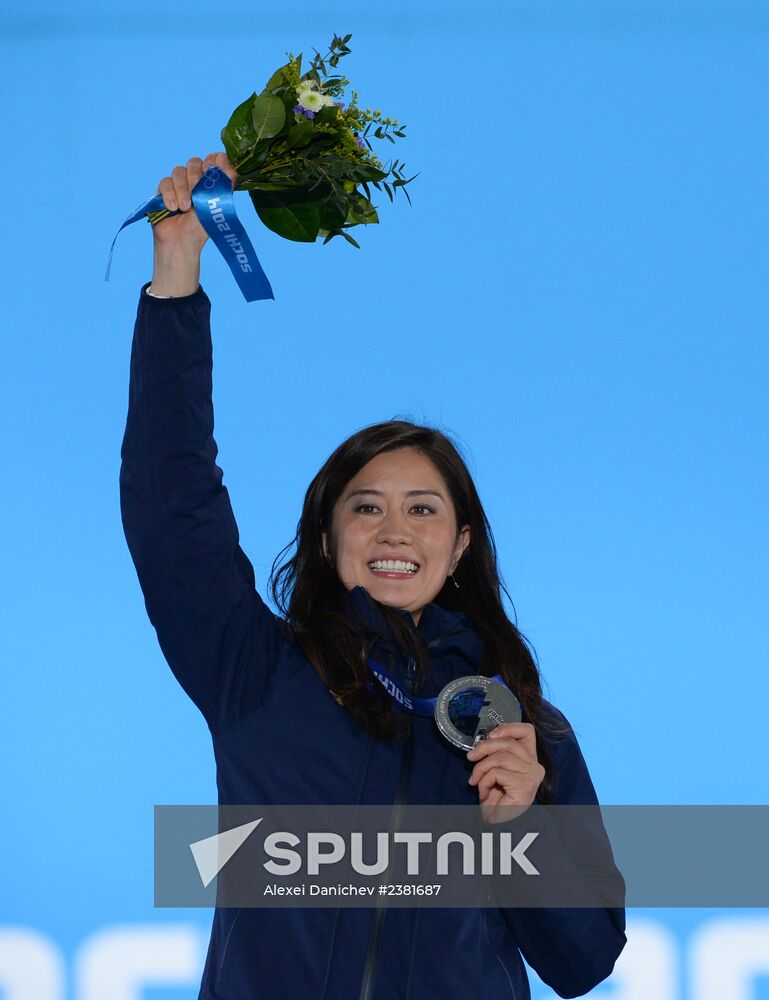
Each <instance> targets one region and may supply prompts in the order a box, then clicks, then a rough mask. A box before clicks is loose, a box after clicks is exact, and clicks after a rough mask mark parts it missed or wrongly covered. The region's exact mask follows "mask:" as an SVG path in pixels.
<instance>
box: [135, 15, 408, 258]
mask: <svg viewBox="0 0 769 1000" xmlns="http://www.w3.org/2000/svg"><path fill="white" fill-rule="evenodd" d="M350 38H351V36H350V35H345V36H344V37H343V38H340V37H338V36H337V35H335V36H334V37H333V39H332V41H331V46H330V49H329V52H328V53H327V54H326V55H325V56H321V55H320V53H318V52H317V51H316V54H315V58H314V59H313V60H312V62H311V64H310V68H309V70H308V71H307V72H306V73H304V74H302V56H301V55H299V56H293V55H291V54H290V53H289V59H288V62H287V63H286V65H285V66H281V67H280V69H278V70H276V71H275V72H274V73H273V74H272V76H271V77H270V79H269V80H268V81H267V86H266V87H265V88H264V90H263V91H262V92H261V93H260V94H256V93H254V94H252V95H251V96H250V97H249V98H248V99H247V100H245V101H244V102H243V103H242V104H241V105H239V106H238V107H237V108H236V109H235V111H234V112H233V113H232V116H231V117H230V120H229V122H228V123H227V125H226V126H225V128H224V129H223V130H222V141H223V143H224V148H225V150H226V151H227V156H228V158H229V162H230V163H231V164H232V166H233V167H234V169H235V170H236V171H237V174H238V177H237V180H236V182H235V190H236V191H237V190H242V191H248V192H249V195H250V197H251V201H252V202H253V205H254V208H255V209H256V212H257V215H258V216H259V218H260V219H261V220H262V222H263V223H264V224H265V226H267V227H268V228H269V229H272V230H273V232H276V233H277V234H278V235H279V236H284V237H285V238H286V239H289V240H297V241H299V242H303V243H312V242H314V241H315V240H316V239H317V238H318V237H319V236H321V237H323V238H324V240H323V242H324V243H327V242H328V241H329V240H330V239H333V237H334V236H343V237H344V238H345V239H346V240H347V241H348V242H350V243H352V244H353V245H354V246H356V247H357V246H358V243H357V242H356V241H355V240H354V239H353V238H352V236H350V234H349V233H348V232H347V230H348V229H350V228H351V227H353V226H358V225H368V224H370V223H374V222H379V216H378V215H377V211H376V209H375V208H374V206H373V205H372V204H371V189H370V187H369V185H373V186H374V187H375V188H377V189H378V190H380V191H381V190H384V191H385V193H386V194H387V196H388V197H389V199H390V201H392V200H393V194H394V192H395V191H397V189H398V188H402V189H403V193H404V194H405V195H406V197H407V198H408V192H407V191H406V190H405V188H406V185H407V184H409V183H410V182H411V181H412V180H413V179H414V178H413V177H410V178H408V179H406V178H405V176H404V169H405V164H404V163H401V162H400V161H398V160H396V161H395V162H394V163H392V164H390V165H389V166H388V167H386V168H385V167H384V166H383V164H382V162H381V160H380V159H379V158H378V157H377V156H376V154H375V153H374V152H373V147H372V144H371V140H372V139H379V140H385V141H389V142H395V138H394V137H398V138H401V137H403V135H404V128H405V126H403V125H401V124H399V122H398V120H397V119H395V120H393V119H392V118H385V117H383V115H382V112H381V111H378V110H376V111H370V110H363V109H361V108H360V107H359V106H358V94H357V93H356V92H355V91H354V90H353V91H351V95H352V96H351V99H350V101H349V103H348V104H347V105H346V106H345V103H344V101H343V100H342V98H343V97H344V88H345V87H346V86H347V85H348V84H349V80H347V79H346V78H345V77H344V76H340V75H338V74H337V73H336V72H335V70H336V68H337V66H338V63H339V60H340V59H341V58H342V57H343V56H346V55H348V54H349V52H350V49H349V48H348V47H347V43H348V42H349V40H350ZM410 201H411V199H410V198H409V202H410ZM155 215H156V217H155V218H153V217H151V218H152V221H153V222H155V221H159V219H160V218H163V217H164V213H162V212H160V213H155Z"/></svg>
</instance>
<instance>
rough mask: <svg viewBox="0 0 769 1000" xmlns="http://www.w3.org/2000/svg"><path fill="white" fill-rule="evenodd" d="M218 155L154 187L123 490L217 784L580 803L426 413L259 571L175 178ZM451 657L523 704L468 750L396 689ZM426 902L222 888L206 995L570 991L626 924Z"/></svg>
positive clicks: (374, 440)
mask: <svg viewBox="0 0 769 1000" xmlns="http://www.w3.org/2000/svg"><path fill="white" fill-rule="evenodd" d="M214 164H215V165H216V166H218V167H219V168H220V169H221V170H222V171H224V172H225V173H226V174H227V176H229V177H230V178H231V179H233V178H234V172H233V171H232V168H231V167H230V165H229V163H228V162H227V159H226V157H225V156H224V154H221V153H220V154H217V155H214V154H211V155H210V156H209V157H207V158H206V160H205V161H202V160H200V159H199V158H195V159H193V160H190V161H189V162H188V164H187V167H186V168H185V167H176V168H175V169H174V171H173V174H172V176H171V177H168V178H164V179H163V181H161V184H160V191H161V193H162V194H163V195H164V198H165V200H166V203H167V205H168V207H169V208H170V207H171V205H172V204H174V205H176V204H178V205H179V206H180V208H181V210H182V211H181V214H179V215H177V216H173V217H168V218H166V219H163V220H162V221H160V222H159V223H158V224H157V225H156V226H155V227H154V230H153V234H154V241H155V269H154V272H153V279H152V285H151V287H147V286H145V288H144V289H142V292H141V296H140V302H139V309H138V316H137V320H136V326H135V330H134V341H133V347H132V352H131V384H130V391H129V408H128V419H127V423H126V430H125V437H124V440H123V449H122V460H123V461H122V465H121V470H120V490H121V509H122V515H123V525H124V528H125V534H126V539H127V542H128V546H129V548H130V551H131V555H132V558H133V560H134V564H135V566H136V570H137V573H138V576H139V581H140V583H141V587H142V590H143V592H144V596H145V601H146V607H147V613H148V614H149V617H150V620H151V621H152V623H153V625H154V626H155V628H156V630H157V634H158V640H159V642H160V645H161V648H162V650H163V653H164V655H165V657H166V659H167V660H168V663H169V665H170V667H171V669H172V670H173V672H174V674H175V675H176V677H177V678H178V680H179V682H180V684H181V685H182V686H183V687H184V689H185V691H187V693H188V694H189V696H190V697H191V698H192V700H193V701H194V702H195V704H196V705H197V706H198V707H199V709H200V710H201V712H202V713H203V715H204V717H205V719H206V722H207V723H208V726H209V728H210V730H211V733H212V736H213V741H214V750H215V754H216V762H217V785H218V788H219V794H220V801H221V802H222V803H227V804H246V805H251V804H264V803H270V804H286V805H293V804H297V805H315V804H323V805H368V804H379V805H382V804H384V805H392V806H393V807H394V810H393V812H394V813H398V810H399V809H400V807H401V806H403V805H405V804H424V805H433V804H436V805H451V806H456V805H460V806H465V807H467V808H469V809H472V810H477V809H478V806H480V809H481V815H482V817H483V819H484V820H485V821H488V822H494V823H496V822H502V821H503V818H504V815H505V814H504V813H495V812H494V810H495V809H496V807H497V806H500V807H504V808H510V807H513V808H515V809H516V810H517V811H518V813H520V812H522V811H524V810H526V809H527V808H529V806H531V805H532V804H533V803H534V802H535V801H536V802H539V803H545V804H546V803H554V804H560V805H569V804H575V805H590V804H595V803H596V801H597V800H596V794H595V790H594V788H593V784H592V782H591V780H590V775H589V773H588V771H587V767H586V765H585V761H584V759H583V757H582V754H581V752H580V749H579V746H578V743H577V740H576V738H575V736H574V733H573V730H572V729H571V727H570V726H569V724H568V721H567V719H566V718H565V716H564V715H563V714H562V713H561V712H559V711H558V709H556V708H555V707H554V706H553V705H551V704H549V703H548V702H547V701H545V699H544V698H543V697H542V691H541V684H540V677H539V671H538V669H537V666H536V664H535V662H534V658H533V656H532V653H531V651H530V649H529V647H528V645H527V643H526V641H525V639H524V637H523V636H522V635H521V633H520V632H519V631H518V629H517V627H516V626H515V625H514V624H513V623H512V622H511V621H510V619H509V618H508V616H507V614H506V612H505V609H504V606H503V601H502V595H503V594H504V593H505V591H504V588H503V587H502V584H501V582H500V578H499V573H498V569H497V559H496V551H495V547H494V542H493V539H492V536H491V532H490V529H489V523H488V520H487V517H486V514H485V512H484V509H483V506H482V504H481V501H480V498H479V497H478V493H477V491H476V489H475V485H474V483H473V480H472V477H471V476H470V473H469V471H468V469H467V465H466V464H465V462H464V461H463V460H462V458H461V456H460V454H459V452H458V451H457V449H456V447H455V446H454V445H453V444H452V442H451V441H450V440H449V438H448V437H446V435H444V434H443V433H441V432H440V431H438V430H436V429H434V428H430V427H423V426H419V425H417V424H413V423H409V422H405V421H388V422H385V423H380V424H375V425H374V426H372V427H367V428H364V429H363V430H360V431H358V432H357V433H355V434H353V435H352V437H350V438H348V440H346V441H345V442H343V443H342V444H341V445H340V446H339V447H338V448H337V449H336V451H335V452H334V453H333V454H332V455H331V456H330V457H329V459H328V460H327V461H326V462H325V464H324V465H323V467H322V468H321V469H320V471H319V472H318V474H317V475H316V476H315V478H314V479H313V481H312V483H311V484H310V486H309V488H308V490H307V493H306V496H305V498H304V504H303V507H302V513H301V517H300V519H299V524H298V528H297V533H296V536H295V538H294V540H293V542H292V543H291V545H289V546H288V547H287V548H286V550H284V553H281V555H280V556H279V557H278V559H277V560H276V562H275V565H274V566H273V573H272V578H271V592H272V596H273V598H274V601H275V604H276V606H277V608H278V610H279V612H280V614H275V613H273V612H272V611H271V610H270V609H269V608H268V607H267V605H266V604H265V603H264V601H263V600H262V598H261V596H260V595H259V594H258V593H257V591H256V588H255V580H254V571H253V568H252V566H251V563H250V561H249V560H248V558H247V556H246V555H245V553H244V552H243V550H242V549H241V547H240V545H239V537H238V529H237V525H236V523H235V518H234V516H233V512H232V507H231V505H230V500H229V495H228V492H227V489H226V488H225V487H224V485H223V483H222V471H221V469H220V468H219V467H218V466H217V465H216V455H217V446H216V443H215V441H214V437H213V427H214V418H213V403H212V343H211V330H210V322H209V321H210V302H209V300H208V298H207V296H206V294H205V292H204V291H203V289H202V288H201V287H200V285H199V273H200V251H201V249H202V247H203V245H204V243H205V240H206V237H205V233H204V232H203V230H202V228H201V226H200V223H199V222H198V221H197V218H196V216H195V214H194V212H191V211H190V198H189V194H190V189H191V187H194V185H195V183H197V181H198V180H199V179H200V177H201V175H202V172H203V170H204V169H206V168H207V167H208V166H211V165H214ZM281 558H282V559H283V560H284V561H283V562H281V561H280V560H281ZM382 668H384V670H385V672H389V673H388V674H387V676H386V677H385V679H384V680H383V679H382V678H383V677H384V676H385V675H384V674H383V673H382ZM467 675H475V676H476V681H477V682H478V681H480V682H482V683H481V684H480V687H481V688H482V692H481V695H482V696H481V697H480V698H479V699H478V700H477V704H476V703H475V702H473V704H474V705H475V707H474V708H473V711H474V713H475V715H476V716H479V713H480V712H481V711H482V705H484V704H488V703H487V702H484V695H483V692H485V691H487V690H488V687H489V685H491V684H492V683H493V686H494V687H498V686H499V685H497V684H496V683H495V682H488V681H486V678H493V677H495V675H497V676H498V677H499V678H500V679H501V680H502V682H503V683H504V684H506V685H507V687H508V688H510V690H511V691H512V692H514V695H515V698H513V696H512V695H510V692H507V693H506V694H507V695H508V696H509V697H510V698H511V699H512V701H515V699H517V701H518V702H519V703H520V707H521V713H522V715H521V721H520V722H508V723H506V724H498V721H495V722H494V723H493V724H492V725H493V726H495V727H496V728H487V729H486V730H485V731H484V732H485V735H488V738H487V739H486V738H484V739H482V740H481V741H480V742H476V745H474V746H473V748H472V749H471V750H470V751H469V752H468V753H465V752H464V751H463V750H462V749H461V748H458V747H457V746H455V745H453V744H451V743H450V742H448V741H447V740H446V739H444V738H443V736H442V735H441V733H440V732H439V730H438V727H437V726H436V725H435V722H434V720H433V718H431V717H428V716H426V715H423V714H422V715H420V714H418V713H417V714H410V711H409V709H410V708H412V707H413V702H414V701H417V700H420V701H424V700H429V699H430V698H433V697H435V696H436V695H437V694H438V693H439V692H440V691H442V690H444V689H446V688H447V687H448V686H449V685H451V684H452V682H454V681H456V680H457V679H458V678H463V677H467ZM477 675H485V676H484V677H481V678H478V677H477ZM476 686H477V684H476ZM331 695H333V697H331ZM396 695H397V696H398V697H396ZM412 696H413V700H412ZM478 726H480V723H478ZM478 726H476V724H475V722H474V723H473V725H472V726H471V729H472V730H473V731H477V728H478ZM544 832H545V835H546V836H549V837H550V843H551V851H553V852H555V854H557V855H558V856H559V858H560V859H561V861H562V864H563V866H564V868H563V871H564V872H567V873H571V872H574V873H576V874H577V875H578V876H579V877H580V878H581V877H584V878H585V879H587V880H588V882H589V883H590V884H594V885H595V887H596V891H597V892H598V893H599V899H600V900H601V902H604V901H605V899H606V897H605V895H601V894H600V891H601V884H602V883H601V880H600V878H599V877H598V876H596V875H595V872H591V871H590V870H589V868H587V865H586V864H583V863H582V862H583V861H584V858H583V856H581V854H580V848H579V847H578V846H576V845H575V844H572V843H568V842H567V843H565V844H563V845H560V844H559V838H558V834H557V830H556V829H555V828H549V829H548V828H546V829H545V831H544ZM591 836H593V838H594V839H596V838H597V839H598V840H602V838H605V833H604V832H603V830H602V828H601V829H600V830H598V831H594V832H593V833H592V834H591ZM609 853H610V852H609ZM583 873H584V874H583ZM620 881H621V879H620ZM615 898H616V897H615ZM385 913H386V915H387V920H386V921H385V920H384V916H385ZM419 914H420V910H418V909H401V908H396V909H386V908H384V907H382V906H380V907H377V908H371V909H347V908H344V907H342V908H339V909H336V910H332V909H322V910H312V909H303V908H301V907H300V906H299V905H297V906H296V907H295V908H286V909H271V910H269V911H266V910H264V909H248V908H243V909H241V910H237V909H233V908H224V907H221V908H217V909H216V911H215V915H214V925H213V930H212V935H211V942H210V946H209V951H208V959H207V962H206V968H205V971H204V975H203V982H202V985H201V991H200V997H201V1000H214V998H216V1000H256V998H257V997H258V998H259V1000H295V998H296V997H308V998H313V1000H356V998H357V1000H371V998H373V997H385V996H388V997H389V996H392V997H396V996H397V997H408V998H409V1000H433V998H434V997H436V996H440V997H442V998H444V1000H460V998H461V1000H464V998H465V997H467V996H474V995H479V996H483V997H485V998H487V1000H502V998H505V997H506V998H509V997H510V996H513V997H518V998H519V1000H523V998H528V997H529V996H530V993H529V987H528V981H527V976H526V971H525V968H524V965H523V960H522V956H523V957H525V958H526V960H527V961H528V962H529V964H530V965H531V966H532V967H533V968H534V969H535V970H536V971H537V972H538V974H539V975H540V976H541V977H542V979H543V980H544V981H545V982H546V983H548V984H549V985H550V986H552V987H553V989H554V990H555V991H556V992H557V993H558V994H559V995H560V996H562V997H576V996H581V995H582V994H584V993H586V992H588V991H589V990H590V989H592V988H593V986H595V985H596V984H597V983H599V982H600V981H601V980H603V979H605V978H606V976H608V975H609V974H610V972H611V970H612V968H613V965H614V962H615V960H616V958H617V956H618V955H619V953H620V952H621V950H622V948H623V946H624V944H625V934H624V927H625V915H624V910H623V909H621V908H617V907H616V906H611V905H609V904H608V903H607V905H605V906H603V907H597V908H590V909H578V908H577V909H568V908H563V909H552V908H551V909H547V910H545V909H541V910H540V909H516V908H513V907H508V906H492V907H484V908H476V909H455V908H446V909H433V910H431V912H430V914H429V918H428V917H425V918H423V919H421V920H420V919H419ZM415 956H418V961H414V957H415Z"/></svg>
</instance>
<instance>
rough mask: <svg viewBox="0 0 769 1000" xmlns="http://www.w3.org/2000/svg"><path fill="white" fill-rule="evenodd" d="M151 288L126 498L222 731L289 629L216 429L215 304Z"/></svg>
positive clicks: (131, 527)
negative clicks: (229, 481) (231, 484)
mask: <svg viewBox="0 0 769 1000" xmlns="http://www.w3.org/2000/svg"><path fill="white" fill-rule="evenodd" d="M146 288H147V286H144V288H143V289H142V292H141V298H140V302H139V308H138V313H137V317H136V325H135V328H134V336H133V344H132V348H131V376H130V386H129V399H128V418H127V422H126V428H125V435H124V438H123V445H122V450H121V458H122V464H121V468H120V507H121V514H122V519H123V528H124V531H125V536H126V541H127V542H128V548H129V550H130V552H131V557H132V559H133V562H134V565H135V567H136V572H137V574H138V577H139V583H140V585H141V588H142V591H143V593H144V600H145V604H146V608H147V614H148V616H149V619H150V621H151V622H152V624H153V626H154V627H155V630H156V632H157V636H158V641H159V643H160V647H161V649H162V651H163V654H164V656H165V658H166V660H167V661H168V664H169V666H170V667H171V670H172V671H173V672H174V675H175V676H176V678H177V679H178V681H179V683H180V684H181V685H182V687H183V688H184V690H185V691H186V692H187V694H188V695H189V696H190V698H191V699H192V700H193V701H194V702H195V704H196V705H197V706H198V708H199V709H200V710H201V712H202V713H203V715H204V717H205V719H206V721H207V722H208V724H209V726H210V727H211V728H212V729H214V730H215V729H217V728H218V727H221V726H224V725H227V724H229V723H231V722H235V721H237V720H238V719H240V718H244V717H245V716H247V715H248V714H250V713H251V712H252V711H253V710H254V708H255V707H256V705H257V704H258V699H259V695H260V690H261V687H262V684H263V683H264V679H265V677H266V675H267V673H268V671H269V669H270V667H271V666H272V665H273V664H274V663H275V661H276V659H277V656H278V651H279V647H280V644H281V642H282V641H283V632H282V628H281V621H280V619H278V618H277V617H276V616H275V615H274V614H273V613H272V612H271V611H270V610H269V608H267V606H266V605H265V604H264V602H263V601H262V600H261V598H260V597H259V595H258V594H257V592H256V589H255V586H254V571H253V567H252V566H251V563H250V562H249V560H248V559H247V557H246V556H245V554H244V553H243V551H242V549H241V548H240V545H239V544H238V529H237V525H236V523H235V518H234V516H233V513H232V508H231V506H230V500H229V496H228V493H227V489H226V487H225V486H224V485H223V484H222V470H221V469H220V468H219V467H218V466H217V464H216V461H215V460H216V455H217V447H216V443H215V441H214V437H213V430H214V413H213V403H212V368H213V361H212V344H211V330H210V325H209V323H210V312H211V303H210V301H209V299H208V297H207V296H206V294H205V292H204V291H203V289H202V287H201V288H198V290H197V292H195V293H194V294H193V295H188V296H185V297H182V298H174V299H159V298H153V297H152V296H150V295H148V294H147V293H146Z"/></svg>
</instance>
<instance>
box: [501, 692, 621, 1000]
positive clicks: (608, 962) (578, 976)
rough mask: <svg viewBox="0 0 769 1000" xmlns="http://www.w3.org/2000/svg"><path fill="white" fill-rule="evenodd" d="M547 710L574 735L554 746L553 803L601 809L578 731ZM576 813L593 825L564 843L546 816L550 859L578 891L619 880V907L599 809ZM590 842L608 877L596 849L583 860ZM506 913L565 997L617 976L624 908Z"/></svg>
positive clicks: (533, 960) (526, 953)
mask: <svg viewBox="0 0 769 1000" xmlns="http://www.w3.org/2000/svg"><path fill="white" fill-rule="evenodd" d="M544 707H545V709H546V710H549V712H550V713H552V714H553V716H554V717H555V719H556V721H557V722H558V723H559V724H560V725H561V726H563V727H564V728H566V729H567V730H568V732H567V735H566V736H565V737H564V738H563V739H561V740H560V741H558V742H553V743H551V744H550V747H551V753H552V755H553V763H554V767H555V772H556V784H555V791H554V795H553V802H552V804H553V805H558V806H561V805H581V806H597V805H598V799H597V796H596V793H595V788H594V787H593V782H592V780H591V778H590V774H589V773H588V769H587V765H586V764H585V759H584V757H583V756H582V751H581V750H580V747H579V744H578V742H577V738H576V736H575V735H574V731H573V730H572V728H571V726H570V725H569V722H568V720H567V719H566V718H565V716H563V715H562V714H561V713H560V712H559V711H558V709H556V708H555V707H554V706H552V705H550V703H549V702H545V703H544ZM555 812H556V813H557V812H558V810H555ZM575 812H576V814H577V817H578V818H579V817H582V816H585V815H586V814H588V816H589V818H588V819H587V820H586V822H587V823H589V824H590V827H591V828H586V829H584V830H579V835H578V836H573V837H569V838H568V839H565V840H563V841H562V840H560V838H559V836H558V829H557V823H556V822H554V821H553V819H552V814H545V819H546V822H547V827H546V835H547V836H548V838H549V841H550V845H551V850H552V851H553V854H551V855H550V857H557V859H558V860H557V863H558V865H560V866H561V871H562V872H563V882H564V883H565V884H569V885H571V886H574V885H576V884H578V883H579V880H580V879H582V878H585V879H588V881H589V882H590V883H591V889H592V891H593V892H596V893H597V894H598V896H599V898H600V897H601V885H602V882H605V881H606V879H607V877H608V880H609V881H610V882H611V883H612V889H611V893H612V895H611V899H612V902H616V899H617V895H618V891H617V887H618V886H619V887H620V895H621V898H623V899H624V888H625V883H624V880H623V878H622V875H621V874H620V872H619V871H618V869H617V868H616V867H615V866H614V863H613V858H612V855H611V846H610V844H609V840H608V836H607V834H606V831H605V829H604V827H603V823H602V822H601V819H600V812H599V810H597V809H596V810H592V809H591V810H579V811H575ZM525 817H526V813H524V814H523V815H522V816H521V817H520V820H519V821H516V822H525ZM572 832H574V830H573V828H572ZM588 840H593V841H594V842H595V841H597V842H598V846H597V850H598V853H599V854H601V855H602V856H605V857H607V858H608V875H607V870H606V869H605V868H604V869H603V870H602V871H601V872H595V873H593V872H591V870H590V859H594V858H595V850H589V851H586V852H585V855H586V856H585V857H580V856H579V855H580V847H579V845H580V844H583V845H584V844H585V843H586V842H587V841H588ZM553 845H554V846H553ZM604 898H606V896H604ZM503 913H504V917H505V921H506V923H507V925H508V927H509V929H510V931H511V932H512V935H513V937H514V938H515V941H516V943H517V945H518V948H519V949H520V951H521V953H522V955H523V957H524V958H525V959H526V961H527V962H528V964H529V965H530V966H531V968H532V969H534V971H535V972H536V973H537V975H538V976H539V977H540V979H541V980H542V981H543V982H544V983H546V984H547V985H548V986H549V987H550V988H551V989H553V990H554V991H555V992H556V993H557V994H558V996H559V997H581V996H584V995H585V994H586V993H589V992H590V990H592V989H593V988H594V987H595V986H597V985H598V984H599V983H600V982H602V981H603V980H604V979H606V977H607V976H609V975H610V974H611V972H612V970H613V968H614V964H615V962H616V961H617V958H618V957H619V955H620V953H621V951H622V949H623V948H624V946H625V943H626V941H627V938H626V936H625V910H624V907H617V906H607V907H606V908H603V909H600V908H589V907H559V908H545V907H543V908H528V909H517V908H516V909H514V908H506V909H503Z"/></svg>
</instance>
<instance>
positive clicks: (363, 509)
mask: <svg viewBox="0 0 769 1000" xmlns="http://www.w3.org/2000/svg"><path fill="white" fill-rule="evenodd" d="M378 509H379V508H378V507H377V506H376V505H375V504H373V503H359V504H358V506H357V507H356V508H355V511H356V513H358V514H370V513H371V511H372V510H378Z"/></svg>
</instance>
